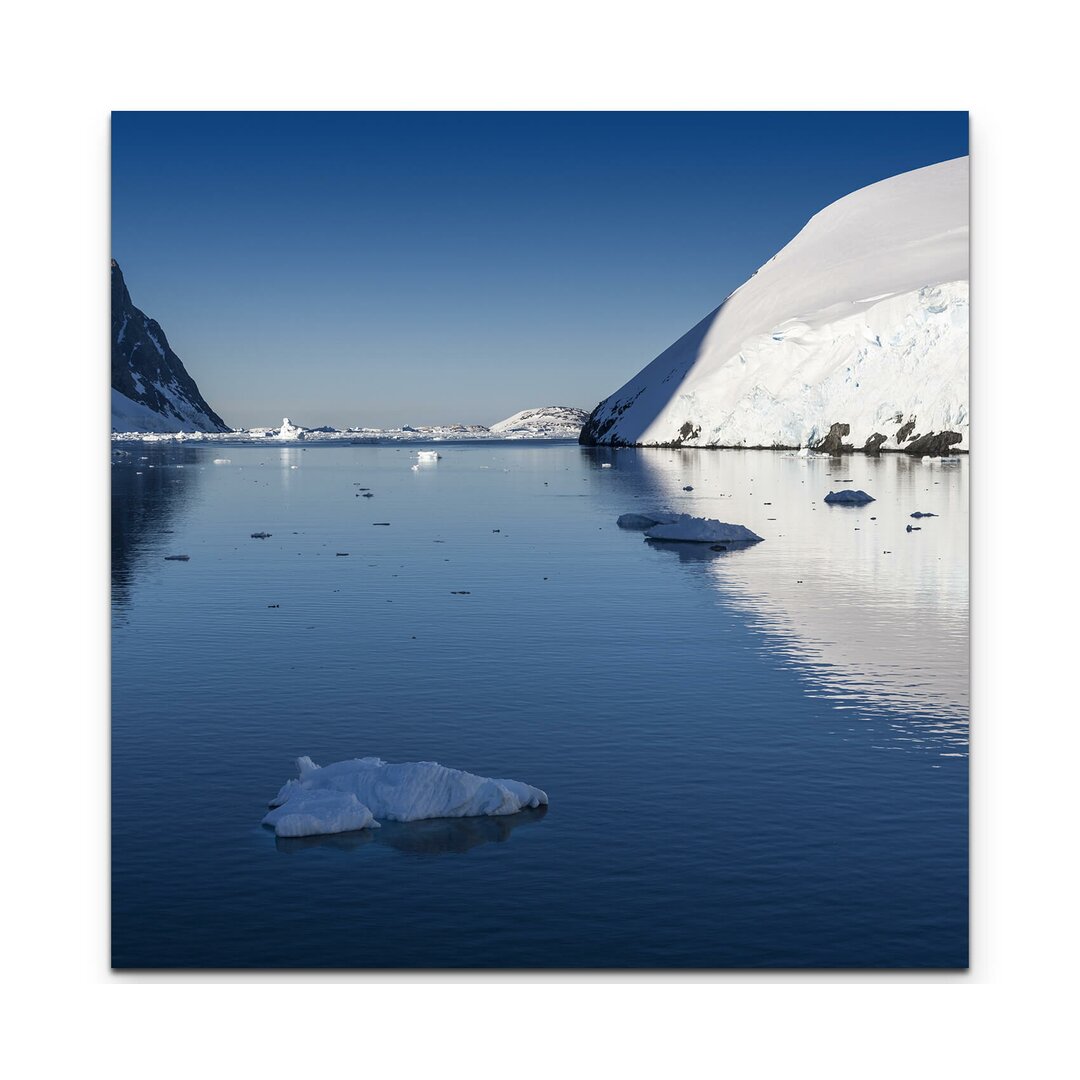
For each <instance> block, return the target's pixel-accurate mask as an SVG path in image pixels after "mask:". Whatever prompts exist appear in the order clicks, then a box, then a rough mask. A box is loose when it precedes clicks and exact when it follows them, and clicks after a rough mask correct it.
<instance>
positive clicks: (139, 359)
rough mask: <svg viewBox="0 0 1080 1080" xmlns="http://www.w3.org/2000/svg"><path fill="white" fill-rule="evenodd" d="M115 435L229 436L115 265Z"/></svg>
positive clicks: (159, 328)
mask: <svg viewBox="0 0 1080 1080" xmlns="http://www.w3.org/2000/svg"><path fill="white" fill-rule="evenodd" d="M112 429H113V431H124V432H135V431H150V432H178V431H189V432H190V431H228V430H229V429H228V427H227V426H226V424H225V422H224V421H223V420H222V419H221V417H220V416H218V414H217V413H216V412H214V410H213V409H211V408H210V406H209V405H207V403H206V401H205V400H204V399H203V396H202V394H200V393H199V388H198V387H197V386H196V385H195V380H194V379H192V377H191V376H190V375H189V374H188V373H187V371H186V370H185V369H184V365H183V363H182V362H181V360H180V357H179V356H177V355H176V353H174V352H173V351H172V349H171V348H170V347H169V341H168V338H166V337H165V331H164V330H162V329H161V326H160V325H159V324H158V323H157V321H156V320H154V319H151V318H148V317H147V316H146V315H144V314H143V312H141V311H140V310H139V309H138V308H137V307H136V306H135V305H134V304H133V303H132V302H131V294H130V293H129V292H128V289H127V285H126V284H125V283H124V275H123V273H122V272H121V270H120V267H119V266H118V265H117V263H116V260H115V259H114V260H113V263H112Z"/></svg>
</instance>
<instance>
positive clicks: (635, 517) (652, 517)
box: [615, 510, 682, 529]
mask: <svg viewBox="0 0 1080 1080" xmlns="http://www.w3.org/2000/svg"><path fill="white" fill-rule="evenodd" d="M681 516H682V515H681V514H673V513H671V511H669V510H650V511H648V512H647V513H644V514H620V515H619V517H618V518H617V519H616V520H615V524H616V525H618V526H619V528H620V529H651V528H652V527H653V526H654V525H670V524H671V523H672V522H675V521H678V520H679V518H680V517H681Z"/></svg>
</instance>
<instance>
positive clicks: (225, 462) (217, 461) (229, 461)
mask: <svg viewBox="0 0 1080 1080" xmlns="http://www.w3.org/2000/svg"><path fill="white" fill-rule="evenodd" d="M214 464H215V465H231V464H232V458H227V457H216V458H214Z"/></svg>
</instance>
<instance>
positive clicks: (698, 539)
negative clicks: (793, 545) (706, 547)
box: [645, 514, 763, 544]
mask: <svg viewBox="0 0 1080 1080" xmlns="http://www.w3.org/2000/svg"><path fill="white" fill-rule="evenodd" d="M645 537H646V539H648V540H671V541H680V542H683V543H699V544H756V543H759V542H760V541H761V540H762V539H763V537H760V536H758V534H757V533H756V532H752V531H751V530H750V529H748V528H747V527H746V526H745V525H732V524H730V523H729V522H726V521H717V520H715V519H714V518H696V517H691V516H690V515H689V514H680V515H679V518H678V520H676V521H673V522H670V523H661V524H659V525H653V526H652V527H651V528H649V529H646V530H645Z"/></svg>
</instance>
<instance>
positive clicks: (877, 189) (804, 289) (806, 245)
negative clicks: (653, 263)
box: [581, 158, 968, 453]
mask: <svg viewBox="0 0 1080 1080" xmlns="http://www.w3.org/2000/svg"><path fill="white" fill-rule="evenodd" d="M837 425H838V426H837ZM845 426H846V428H847V430H844V429H845ZM943 433H944V434H943ZM949 433H952V434H949ZM931 435H932V436H933V437H932V438H930V439H927V436H931ZM967 436H968V159H967V158H957V159H955V160H953V161H946V162H942V163H941V164H938V165H931V166H929V167H927V168H924V169H916V170H915V171H913V172H909V173H903V174H901V175H900V176H894V177H891V178H890V179H888V180H883V181H881V182H880V183H877V184H872V185H871V186H869V187H866V188H862V189H861V190H859V191H856V192H854V193H853V194H851V195H848V196H846V197H844V198H842V199H840V200H838V201H837V202H835V203H833V204H832V205H830V206H828V207H826V208H825V209H824V210H822V211H821V212H820V213H818V214H816V215H815V216H814V217H813V218H811V219H810V221H809V222H808V223H807V224H806V226H805V227H804V228H803V230H802V231H801V232H800V233H799V234H798V236H796V237H795V238H794V239H793V240H792V241H791V242H790V243H789V244H788V245H787V246H786V247H785V248H783V249H782V250H781V251H780V252H779V253H777V254H776V255H774V256H773V258H772V259H770V260H769V261H768V262H767V263H766V264H765V265H764V266H763V267H761V268H760V269H759V270H758V271H757V272H756V273H755V274H753V275H752V276H751V278H750V279H749V280H748V281H747V282H746V283H745V284H743V285H741V286H740V287H739V288H738V289H736V290H735V291H734V292H733V293H732V294H731V295H730V296H729V297H728V298H727V299H726V300H724V302H723V303H722V304H721V305H720V306H719V307H718V308H716V310H715V311H713V312H712V313H711V314H709V315H708V316H706V318H705V319H703V320H702V321H701V322H700V323H698V325H697V326H695V327H694V328H693V329H692V330H690V331H689V332H688V333H687V334H685V335H684V336H683V337H681V338H680V339H679V340H678V341H676V342H675V344H674V345H672V346H671V347H670V348H669V349H667V350H666V351H665V352H663V353H661V354H660V356H658V357H657V358H656V359H655V360H654V361H653V362H652V363H651V364H649V365H648V366H647V367H645V368H644V369H643V370H642V371H640V372H639V373H638V374H637V375H635V376H634V378H633V379H631V380H630V381H629V382H628V383H626V385H625V386H623V387H622V388H621V389H619V390H617V391H616V392H615V393H614V394H612V395H611V397H609V398H607V399H606V400H604V401H602V402H601V403H600V404H599V405H598V406H597V407H596V409H594V410H593V412H592V414H591V416H590V417H589V419H588V421H587V422H586V424H585V426H584V428H583V429H582V432H581V442H582V443H584V444H586V445H595V444H598V443H610V444H639V445H659V446H684V445H685V446H765V447H770V446H786V447H797V446H816V447H819V448H822V449H839V448H840V447H841V445H844V446H845V447H848V446H854V447H855V448H859V449H862V448H867V449H873V448H875V445H879V446H881V447H882V448H883V449H887V450H888V449H892V450H896V449H905V450H911V451H914V452H918V453H940V452H941V451H942V449H944V447H945V444H952V445H953V448H958V449H966V448H967Z"/></svg>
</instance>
